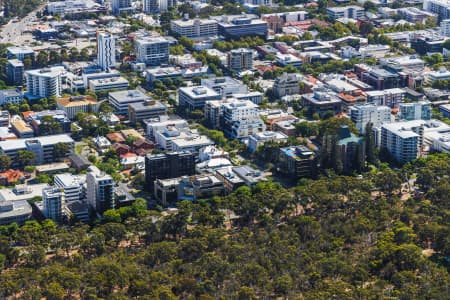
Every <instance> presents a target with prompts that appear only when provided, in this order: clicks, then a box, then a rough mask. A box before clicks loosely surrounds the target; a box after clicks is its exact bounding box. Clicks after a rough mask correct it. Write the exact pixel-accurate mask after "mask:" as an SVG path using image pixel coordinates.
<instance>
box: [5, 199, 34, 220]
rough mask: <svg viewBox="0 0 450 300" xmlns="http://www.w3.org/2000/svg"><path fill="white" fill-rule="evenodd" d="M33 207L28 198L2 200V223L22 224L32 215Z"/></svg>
mask: <svg viewBox="0 0 450 300" xmlns="http://www.w3.org/2000/svg"><path fill="white" fill-rule="evenodd" d="M32 214H33V209H32V208H31V205H30V204H29V203H28V202H27V201H26V200H17V201H11V200H0V225H8V224H11V223H17V224H18V225H22V224H24V223H25V221H27V220H29V219H30V218H31V217H32Z"/></svg>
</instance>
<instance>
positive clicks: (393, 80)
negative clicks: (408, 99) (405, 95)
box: [355, 64, 406, 90]
mask: <svg viewBox="0 0 450 300" xmlns="http://www.w3.org/2000/svg"><path fill="white" fill-rule="evenodd" d="M355 73H356V74H357V75H358V77H359V79H360V80H361V81H362V82H364V83H367V84H369V85H371V86H372V87H374V88H375V89H377V90H386V89H393V88H400V87H404V86H406V78H404V77H406V74H405V76H404V77H402V76H400V74H398V73H397V72H395V71H393V70H387V69H383V68H380V67H369V66H366V65H358V64H357V65H355Z"/></svg>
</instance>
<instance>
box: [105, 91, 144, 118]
mask: <svg viewBox="0 0 450 300" xmlns="http://www.w3.org/2000/svg"><path fill="white" fill-rule="evenodd" d="M150 100H151V98H150V96H148V95H146V94H145V93H143V92H142V91H140V90H127V91H117V92H110V93H109V94H108V101H109V103H110V104H111V105H112V107H114V109H115V112H116V113H117V114H120V115H126V116H128V108H129V105H130V104H132V103H144V102H145V101H150Z"/></svg>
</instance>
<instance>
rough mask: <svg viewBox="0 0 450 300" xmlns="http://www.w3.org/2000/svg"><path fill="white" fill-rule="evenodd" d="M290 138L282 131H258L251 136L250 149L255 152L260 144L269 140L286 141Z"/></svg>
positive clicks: (249, 140) (249, 139)
mask: <svg viewBox="0 0 450 300" xmlns="http://www.w3.org/2000/svg"><path fill="white" fill-rule="evenodd" d="M287 140H288V136H287V135H285V134H284V133H282V132H274V131H264V132H257V133H254V134H252V135H251V136H249V138H248V149H249V151H250V152H255V151H256V150H257V149H258V147H259V146H262V145H264V144H265V143H267V142H277V143H285V142H287Z"/></svg>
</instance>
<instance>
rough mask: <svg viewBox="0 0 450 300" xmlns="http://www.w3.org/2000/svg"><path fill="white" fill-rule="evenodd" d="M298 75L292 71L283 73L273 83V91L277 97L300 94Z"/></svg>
mask: <svg viewBox="0 0 450 300" xmlns="http://www.w3.org/2000/svg"><path fill="white" fill-rule="evenodd" d="M299 81H300V79H299V77H298V75H297V74H293V73H289V74H288V73H283V74H282V75H281V76H280V77H278V78H277V79H276V80H275V82H274V84H273V92H274V94H275V96H276V97H277V98H281V97H284V96H287V95H298V94H300V85H299Z"/></svg>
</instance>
